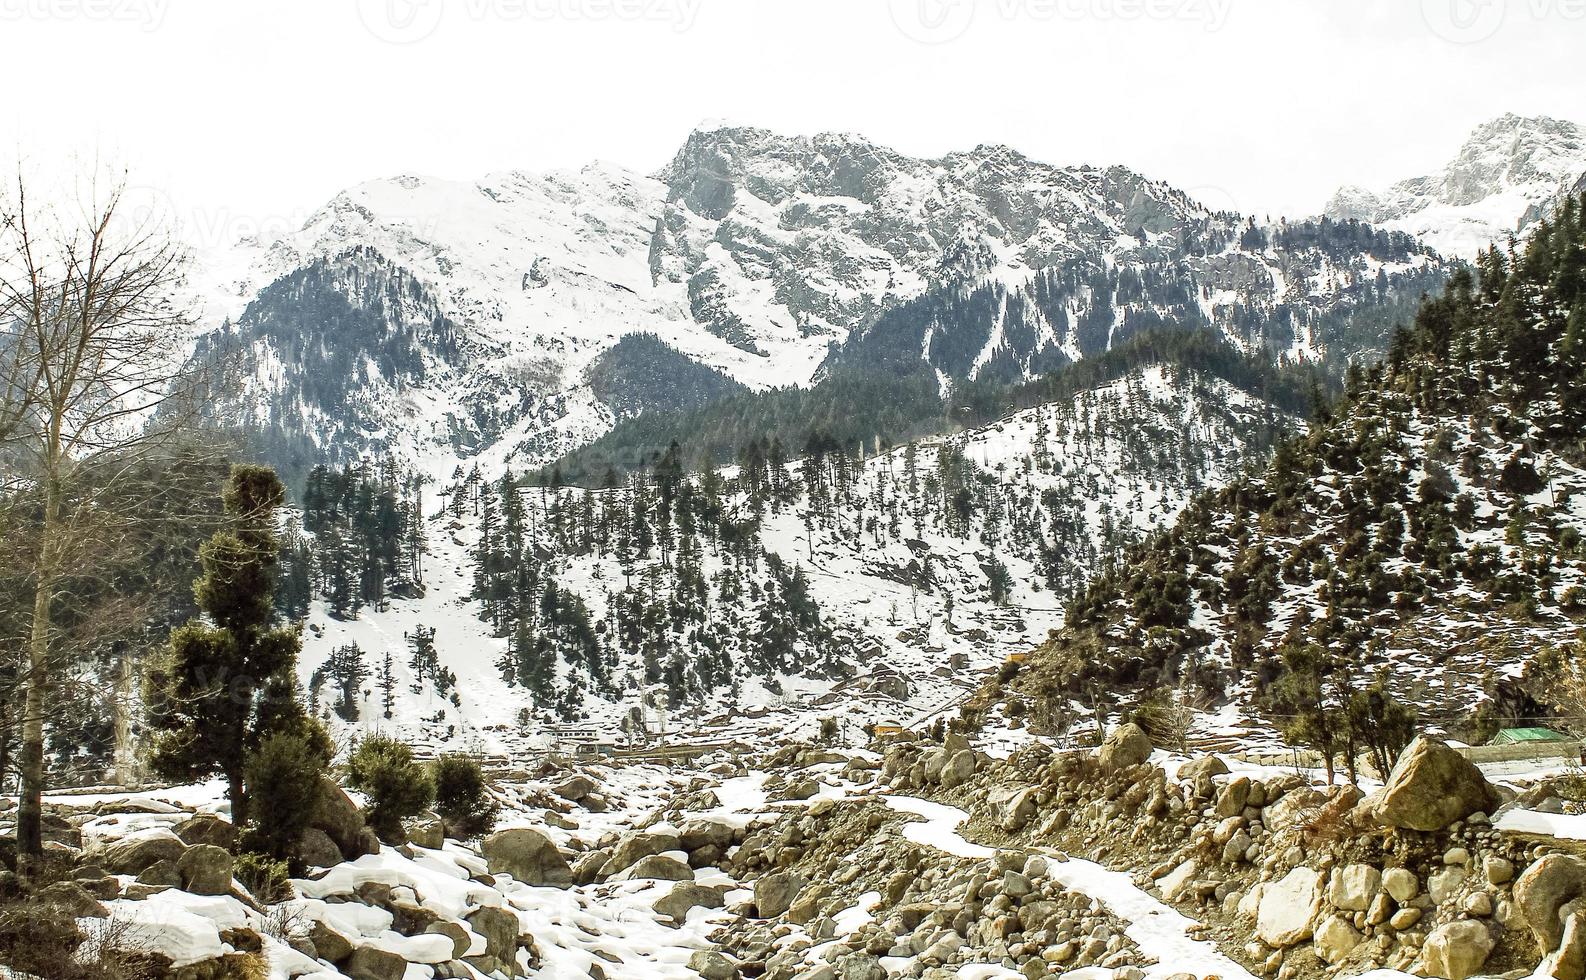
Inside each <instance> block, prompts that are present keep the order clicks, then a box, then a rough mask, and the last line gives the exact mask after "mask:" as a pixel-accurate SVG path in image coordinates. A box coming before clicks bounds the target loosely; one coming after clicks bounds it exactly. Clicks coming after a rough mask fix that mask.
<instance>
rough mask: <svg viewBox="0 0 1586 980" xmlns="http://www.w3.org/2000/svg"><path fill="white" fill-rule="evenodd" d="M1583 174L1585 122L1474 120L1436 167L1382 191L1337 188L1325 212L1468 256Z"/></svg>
mask: <svg viewBox="0 0 1586 980" xmlns="http://www.w3.org/2000/svg"><path fill="white" fill-rule="evenodd" d="M1583 175H1586V128H1583V127H1581V126H1580V125H1577V124H1576V123H1572V122H1568V121H1565V120H1560V119H1550V118H1548V117H1547V116H1534V117H1523V116H1516V115H1513V114H1510V115H1505V116H1501V117H1499V118H1497V119H1494V120H1492V121H1491V122H1488V123H1484V124H1482V125H1481V126H1478V127H1477V128H1476V129H1475V130H1474V131H1472V132H1471V134H1470V136H1469V138H1468V139H1466V141H1465V144H1464V146H1462V147H1460V150H1459V153H1458V155H1457V156H1455V157H1454V159H1453V160H1451V161H1449V163H1448V165H1447V166H1445V167H1444V168H1443V169H1442V170H1441V171H1440V172H1438V173H1435V174H1429V175H1427V176H1424V177H1413V178H1410V179H1408V180H1401V181H1399V182H1398V183H1396V184H1394V185H1393V186H1392V187H1390V188H1388V189H1387V190H1385V191H1381V192H1373V191H1370V190H1367V189H1365V188H1363V187H1344V188H1342V189H1340V190H1339V191H1338V193H1337V194H1336V195H1335V196H1334V197H1333V199H1332V201H1330V202H1328V205H1327V208H1326V211H1325V213H1326V215H1327V216H1328V217H1330V218H1334V219H1339V220H1343V219H1349V218H1354V219H1357V220H1359V221H1366V222H1370V223H1371V224H1374V225H1378V226H1381V227H1384V228H1391V229H1394V230H1397V231H1405V232H1409V233H1410V234H1412V235H1415V236H1416V237H1418V238H1420V239H1421V240H1422V241H1424V242H1426V243H1427V244H1428V245H1431V246H1432V247H1434V248H1436V249H1437V250H1438V251H1440V252H1442V253H1444V254H1446V255H1452V256H1457V257H1460V258H1467V259H1468V258H1471V257H1473V256H1474V255H1475V254H1476V252H1477V251H1478V250H1480V249H1483V248H1486V247H1487V246H1488V245H1490V244H1492V243H1493V242H1498V243H1500V244H1501V243H1503V242H1505V241H1507V240H1508V238H1509V237H1510V236H1511V235H1517V234H1520V233H1522V232H1524V231H1526V230H1527V229H1528V228H1530V226H1531V225H1533V224H1535V223H1536V221H1537V220H1538V219H1539V218H1540V217H1541V216H1542V215H1544V214H1547V213H1549V212H1550V211H1551V207H1552V206H1553V205H1556V203H1557V202H1558V198H1559V196H1560V194H1561V193H1562V192H1564V191H1565V190H1566V189H1567V188H1568V187H1570V185H1572V184H1574V183H1575V182H1576V181H1577V180H1580V179H1581V178H1582V177H1583Z"/></svg>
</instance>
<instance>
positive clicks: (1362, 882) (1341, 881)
mask: <svg viewBox="0 0 1586 980" xmlns="http://www.w3.org/2000/svg"><path fill="white" fill-rule="evenodd" d="M1381 886H1382V872H1381V871H1378V870H1377V869H1376V868H1373V867H1372V866H1371V865H1369V864H1346V865H1344V866H1343V867H1342V868H1339V869H1337V870H1335V871H1334V872H1333V876H1332V878H1331V879H1330V880H1329V881H1328V882H1327V900H1328V901H1329V902H1331V903H1332V904H1333V905H1334V906H1335V907H1337V908H1340V909H1343V910H1344V911H1345V912H1364V911H1366V909H1367V908H1369V907H1370V906H1371V900H1372V899H1373V898H1375V897H1376V896H1377V889H1378V888H1380V887H1381Z"/></svg>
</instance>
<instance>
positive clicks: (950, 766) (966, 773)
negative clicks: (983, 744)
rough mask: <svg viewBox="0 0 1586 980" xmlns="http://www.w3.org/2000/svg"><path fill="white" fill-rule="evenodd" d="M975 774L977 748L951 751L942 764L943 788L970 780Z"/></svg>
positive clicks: (949, 787) (950, 787)
mask: <svg viewBox="0 0 1586 980" xmlns="http://www.w3.org/2000/svg"><path fill="white" fill-rule="evenodd" d="M974 774H975V750H974V749H959V750H958V751H956V752H950V753H949V754H948V756H947V761H945V762H944V763H943V764H942V788H943V789H952V788H953V787H955V786H961V785H963V784H964V783H967V782H969V778H970V777H971V776H973V775H974Z"/></svg>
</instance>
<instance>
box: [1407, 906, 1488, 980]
mask: <svg viewBox="0 0 1586 980" xmlns="http://www.w3.org/2000/svg"><path fill="white" fill-rule="evenodd" d="M1495 945H1496V941H1495V940H1494V939H1493V935H1492V930H1491V929H1490V928H1488V926H1487V924H1486V923H1485V922H1481V921H1478V920H1476V919H1463V920H1461V921H1458V922H1449V923H1447V924H1445V925H1441V926H1438V927H1437V928H1436V929H1434V930H1432V934H1431V935H1430V936H1427V937H1426V945H1425V946H1424V947H1423V948H1422V950H1421V964H1422V966H1423V967H1424V969H1425V971H1426V975H1428V976H1434V977H1446V978H1447V980H1466V978H1468V977H1473V976H1475V975H1476V974H1478V973H1480V972H1481V968H1482V965H1483V964H1485V963H1486V962H1487V957H1489V956H1491V955H1492V948H1493V946H1495Z"/></svg>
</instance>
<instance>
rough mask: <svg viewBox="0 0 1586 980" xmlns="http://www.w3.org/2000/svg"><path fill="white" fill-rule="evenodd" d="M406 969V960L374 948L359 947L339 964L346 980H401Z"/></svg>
mask: <svg viewBox="0 0 1586 980" xmlns="http://www.w3.org/2000/svg"><path fill="white" fill-rule="evenodd" d="M407 968H408V961H407V960H405V959H403V958H402V957H400V956H398V955H397V954H395V953H389V952H387V951H385V950H383V949H377V948H376V947H374V946H359V947H358V948H357V949H355V950H353V952H352V955H351V956H349V957H347V961H346V962H345V963H343V964H341V972H342V973H344V974H346V976H347V978H348V980H402V978H403V976H405V975H406V973H407Z"/></svg>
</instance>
